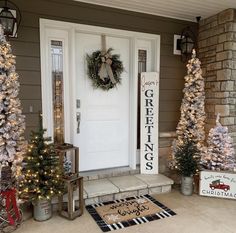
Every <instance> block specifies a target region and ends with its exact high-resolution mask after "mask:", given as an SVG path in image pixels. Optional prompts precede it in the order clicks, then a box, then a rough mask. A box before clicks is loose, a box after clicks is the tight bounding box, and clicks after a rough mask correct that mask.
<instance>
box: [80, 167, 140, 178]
mask: <svg viewBox="0 0 236 233" xmlns="http://www.w3.org/2000/svg"><path fill="white" fill-rule="evenodd" d="M139 173H140V167H139V166H137V168H136V169H131V168H130V167H118V168H109V169H100V170H94V171H88V172H80V176H83V177H84V181H87V180H98V179H105V178H110V177H116V176H128V175H135V174H139Z"/></svg>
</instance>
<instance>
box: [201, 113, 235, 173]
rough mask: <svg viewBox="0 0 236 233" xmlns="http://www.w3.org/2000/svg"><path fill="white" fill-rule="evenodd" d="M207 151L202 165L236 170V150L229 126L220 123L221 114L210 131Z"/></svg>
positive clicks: (215, 168) (214, 168)
mask: <svg viewBox="0 0 236 233" xmlns="http://www.w3.org/2000/svg"><path fill="white" fill-rule="evenodd" d="M207 143H208V148H207V153H206V154H205V155H203V157H202V161H201V163H202V165H203V167H204V168H207V169H210V170H216V171H221V170H231V171H233V170H235V168H236V161H235V151H234V148H233V140H232V138H231V137H230V136H229V134H228V128H227V127H225V126H222V125H221V124H220V114H218V115H217V118H216V126H215V127H214V128H212V129H211V130H210V131H209V135H208V139H207Z"/></svg>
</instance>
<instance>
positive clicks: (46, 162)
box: [19, 116, 64, 201]
mask: <svg viewBox="0 0 236 233" xmlns="http://www.w3.org/2000/svg"><path fill="white" fill-rule="evenodd" d="M45 131H46V130H45V129H43V127H42V117H41V116H40V124H39V129H38V131H37V132H32V134H31V140H30V143H29V146H28V148H29V149H28V153H27V154H26V155H25V157H24V159H23V164H24V166H23V169H22V174H23V179H22V180H21V183H20V185H19V187H20V197H21V198H22V199H28V200H31V201H34V200H41V199H51V198H52V196H54V195H56V194H60V193H61V191H62V190H63V188H64V185H63V182H61V181H62V169H61V167H60V165H59V157H58V155H57V154H56V152H55V149H54V146H53V144H48V143H47V142H48V141H50V138H44V136H43V135H44V133H45Z"/></svg>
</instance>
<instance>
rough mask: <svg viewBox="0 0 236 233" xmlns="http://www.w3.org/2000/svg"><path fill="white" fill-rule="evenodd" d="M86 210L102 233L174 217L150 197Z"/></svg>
mask: <svg viewBox="0 0 236 233" xmlns="http://www.w3.org/2000/svg"><path fill="white" fill-rule="evenodd" d="M86 209H87V210H88V212H89V213H90V214H91V216H92V217H93V219H94V220H95V221H96V223H97V224H98V226H99V227H100V228H101V230H102V231H103V232H107V231H112V230H117V229H121V228H125V227H129V226H133V225H137V224H142V223H146V222H151V221H154V220H158V219H162V218H166V217H171V216H174V215H176V213H175V212H174V211H172V210H171V209H169V208H168V207H166V206H165V205H163V204H161V203H160V202H159V201H157V200H156V199H154V198H153V197H151V196H150V195H142V196H134V197H129V198H125V199H120V200H115V201H109V202H103V203H99V204H94V205H88V206H86Z"/></svg>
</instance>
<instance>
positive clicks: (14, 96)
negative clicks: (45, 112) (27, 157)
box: [0, 25, 25, 169]
mask: <svg viewBox="0 0 236 233" xmlns="http://www.w3.org/2000/svg"><path fill="white" fill-rule="evenodd" d="M15 64H16V62H15V56H14V55H12V53H11V45H10V44H9V43H8V42H7V41H6V39H5V36H4V31H3V28H2V26H1V25H0V167H1V166H5V165H9V164H10V165H13V166H12V168H14V169H15V168H20V166H17V164H18V163H20V162H21V158H22V155H23V153H24V145H25V143H24V137H23V133H24V130H25V120H24V116H23V115H22V111H21V104H20V101H19V98H18V94H19V82H18V74H17V73H16V72H15Z"/></svg>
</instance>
